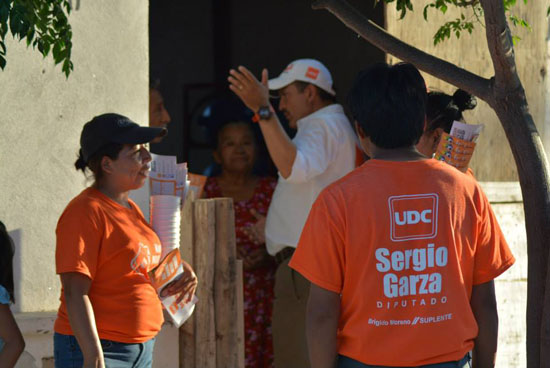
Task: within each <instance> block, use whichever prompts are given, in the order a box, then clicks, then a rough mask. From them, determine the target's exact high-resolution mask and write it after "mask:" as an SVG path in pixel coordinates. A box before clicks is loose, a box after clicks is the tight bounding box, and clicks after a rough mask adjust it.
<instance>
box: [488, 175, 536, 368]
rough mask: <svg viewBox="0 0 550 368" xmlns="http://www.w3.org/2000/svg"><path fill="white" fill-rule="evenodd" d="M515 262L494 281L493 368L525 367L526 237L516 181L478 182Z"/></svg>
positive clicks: (519, 192) (519, 193)
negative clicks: (495, 331)
mask: <svg viewBox="0 0 550 368" xmlns="http://www.w3.org/2000/svg"><path fill="white" fill-rule="evenodd" d="M481 185H482V187H483V190H484V191H485V193H486V194H487V197H488V198H489V201H490V202H491V204H492V207H493V211H494V212H495V215H496V217H497V219H498V222H499V225H500V227H501V228H502V231H503V233H504V236H505V238H506V241H507V242H508V245H509V246H510V249H511V250H512V253H513V254H514V256H515V257H516V263H515V264H514V265H513V266H512V267H511V268H510V269H509V270H508V271H506V272H505V273H503V274H502V275H501V276H500V277H498V278H497V279H496V280H495V290H496V294H497V303H498V313H499V336H498V351H497V361H496V366H497V367H507V368H525V367H526V359H527V357H526V350H525V339H526V328H527V327H526V318H525V310H526V308H527V238H526V234H525V220H524V214H523V203H522V202H521V190H520V187H519V184H518V183H517V182H488V183H487V182H486V183H481Z"/></svg>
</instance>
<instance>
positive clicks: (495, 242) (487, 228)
mask: <svg viewBox="0 0 550 368" xmlns="http://www.w3.org/2000/svg"><path fill="white" fill-rule="evenodd" d="M479 195H480V199H479V201H480V210H481V212H480V215H481V216H480V221H479V223H478V234H477V242H476V252H475V260H474V262H475V263H474V277H473V283H474V285H479V284H483V283H485V282H489V281H491V280H493V279H494V278H496V277H497V276H499V275H500V274H501V273H503V272H504V271H506V270H507V269H508V268H509V267H510V266H512V265H513V264H514V262H515V258H514V256H513V255H512V252H511V251H510V248H509V247H508V243H506V240H505V239H504V235H503V234H502V230H501V229H500V226H499V224H498V222H497V219H496V217H495V214H494V213H493V210H492V208H491V205H490V204H489V201H488V199H487V197H486V196H485V194H483V192H481V190H480V193H479Z"/></svg>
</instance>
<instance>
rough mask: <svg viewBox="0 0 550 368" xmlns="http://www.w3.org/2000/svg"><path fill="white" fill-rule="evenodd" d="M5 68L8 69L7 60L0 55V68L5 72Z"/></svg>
mask: <svg viewBox="0 0 550 368" xmlns="http://www.w3.org/2000/svg"><path fill="white" fill-rule="evenodd" d="M5 67H6V59H5V58H4V57H3V56H2V55H0V68H2V70H4V68H5Z"/></svg>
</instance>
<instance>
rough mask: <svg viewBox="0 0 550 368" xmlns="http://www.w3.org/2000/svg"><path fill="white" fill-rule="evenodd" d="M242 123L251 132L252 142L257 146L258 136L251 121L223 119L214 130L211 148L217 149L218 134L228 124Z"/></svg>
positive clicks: (218, 142) (218, 144) (218, 143)
mask: <svg viewBox="0 0 550 368" xmlns="http://www.w3.org/2000/svg"><path fill="white" fill-rule="evenodd" d="M234 124H235V125H243V126H245V127H247V128H248V130H249V131H250V133H251V134H252V138H254V144H255V145H256V146H257V145H258V142H257V141H258V137H257V134H256V132H255V131H254V126H253V125H252V123H251V122H250V121H249V120H244V119H243V120H227V121H224V122H223V123H221V124H220V125H219V126H217V127H216V131H215V141H214V142H212V143H213V146H212V147H213V148H214V149H215V150H217V149H218V148H219V146H220V135H221V132H222V131H223V130H224V129H225V128H226V127H227V126H229V125H234Z"/></svg>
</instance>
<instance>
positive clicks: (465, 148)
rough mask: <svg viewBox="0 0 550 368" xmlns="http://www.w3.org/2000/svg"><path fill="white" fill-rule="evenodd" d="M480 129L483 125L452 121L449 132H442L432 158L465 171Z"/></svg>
mask: <svg viewBox="0 0 550 368" xmlns="http://www.w3.org/2000/svg"><path fill="white" fill-rule="evenodd" d="M482 130H483V125H470V124H464V123H461V122H460V121H454V122H453V126H452V127H451V134H448V133H443V134H442V135H441V139H440V140H439V144H438V146H437V149H436V150H435V155H434V158H435V159H436V160H439V161H444V162H446V163H448V164H449V165H452V166H454V167H456V168H457V169H459V170H461V171H464V172H466V170H468V165H469V163H470V160H471V158H472V155H473V154H474V148H475V146H476V143H475V142H476V140H477V138H478V137H479V134H480V133H481V131H482Z"/></svg>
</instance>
